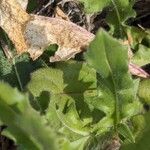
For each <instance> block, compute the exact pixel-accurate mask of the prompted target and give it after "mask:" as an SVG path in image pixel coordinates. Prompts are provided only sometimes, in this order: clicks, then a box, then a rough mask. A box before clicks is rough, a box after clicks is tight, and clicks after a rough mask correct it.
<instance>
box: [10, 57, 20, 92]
mask: <svg viewBox="0 0 150 150" xmlns="http://www.w3.org/2000/svg"><path fill="white" fill-rule="evenodd" d="M12 63H13V66H14V70H15V74H16V77H17V80H18V83H19V87H20V90H21V91H23V86H22V83H21V79H20V76H19V73H18V70H17V67H16V62H15V58H13V59H12Z"/></svg>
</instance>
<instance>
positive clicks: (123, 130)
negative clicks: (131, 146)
mask: <svg viewBox="0 0 150 150" xmlns="http://www.w3.org/2000/svg"><path fill="white" fill-rule="evenodd" d="M118 131H119V133H120V134H121V135H122V136H123V137H124V138H125V139H127V140H128V141H129V142H131V143H135V138H134V136H133V134H132V131H131V129H130V128H129V127H128V126H127V125H126V124H122V123H121V124H119V126H118Z"/></svg>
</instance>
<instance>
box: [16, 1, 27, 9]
mask: <svg viewBox="0 0 150 150" xmlns="http://www.w3.org/2000/svg"><path fill="white" fill-rule="evenodd" d="M17 2H18V3H19V4H20V5H21V7H22V8H23V9H24V10H26V8H27V5H28V0H17Z"/></svg>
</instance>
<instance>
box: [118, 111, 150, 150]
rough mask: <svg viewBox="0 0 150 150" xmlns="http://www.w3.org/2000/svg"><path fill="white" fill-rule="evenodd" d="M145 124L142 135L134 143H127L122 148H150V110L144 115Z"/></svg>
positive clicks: (139, 149) (147, 149)
mask: <svg viewBox="0 0 150 150" xmlns="http://www.w3.org/2000/svg"><path fill="white" fill-rule="evenodd" d="M144 117H145V126H144V128H143V130H142V132H143V133H142V135H141V136H140V137H139V138H137V139H136V140H135V141H136V142H135V143H134V144H125V145H123V146H122V147H121V150H142V149H143V150H149V149H150V142H149V139H150V112H148V113H146V114H145V115H144Z"/></svg>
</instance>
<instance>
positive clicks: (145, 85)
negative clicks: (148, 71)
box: [138, 79, 150, 104]
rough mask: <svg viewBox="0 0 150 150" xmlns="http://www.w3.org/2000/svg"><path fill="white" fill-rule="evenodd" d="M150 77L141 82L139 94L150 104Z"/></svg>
mask: <svg viewBox="0 0 150 150" xmlns="http://www.w3.org/2000/svg"><path fill="white" fill-rule="evenodd" d="M149 89H150V79H147V80H143V81H141V82H140V86H139V90H138V95H139V97H140V98H141V99H142V100H143V101H144V102H145V103H147V104H150V92H149Z"/></svg>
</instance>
